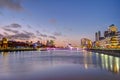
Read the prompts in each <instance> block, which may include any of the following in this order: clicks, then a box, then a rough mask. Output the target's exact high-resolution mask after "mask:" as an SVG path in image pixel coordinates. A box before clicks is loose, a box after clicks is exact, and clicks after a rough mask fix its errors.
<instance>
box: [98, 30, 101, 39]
mask: <svg viewBox="0 0 120 80" xmlns="http://www.w3.org/2000/svg"><path fill="white" fill-rule="evenodd" d="M100 37H101V32H100V31H98V39H99V40H100Z"/></svg>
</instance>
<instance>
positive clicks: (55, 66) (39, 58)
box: [0, 50, 120, 80]
mask: <svg viewBox="0 0 120 80" xmlns="http://www.w3.org/2000/svg"><path fill="white" fill-rule="evenodd" d="M0 80H120V58H119V57H113V56H109V55H105V54H99V53H92V52H86V51H70V50H56V51H41V52H40V51H29V52H27V51H26V52H8V53H7V52H4V53H3V52H2V53H0Z"/></svg>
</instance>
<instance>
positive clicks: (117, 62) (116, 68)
mask: <svg viewBox="0 0 120 80" xmlns="http://www.w3.org/2000/svg"><path fill="white" fill-rule="evenodd" d="M95 55H96V57H95V58H96V60H94V59H93V60H94V62H95V63H96V65H97V67H101V68H102V69H105V70H108V71H111V72H114V73H119V72H120V58H119V57H114V56H111V55H107V54H99V53H96V54H95Z"/></svg>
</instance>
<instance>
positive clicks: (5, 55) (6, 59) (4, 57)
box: [2, 52, 9, 71]
mask: <svg viewBox="0 0 120 80" xmlns="http://www.w3.org/2000/svg"><path fill="white" fill-rule="evenodd" d="M2 56H3V65H2V67H3V69H4V70H5V71H7V70H9V66H8V64H9V59H8V56H9V53H8V52H2Z"/></svg>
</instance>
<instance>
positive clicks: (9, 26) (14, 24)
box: [5, 23, 22, 28]
mask: <svg viewBox="0 0 120 80" xmlns="http://www.w3.org/2000/svg"><path fill="white" fill-rule="evenodd" d="M5 27H8V28H22V26H21V25H20V24H18V23H13V24H10V25H7V26H5Z"/></svg>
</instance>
